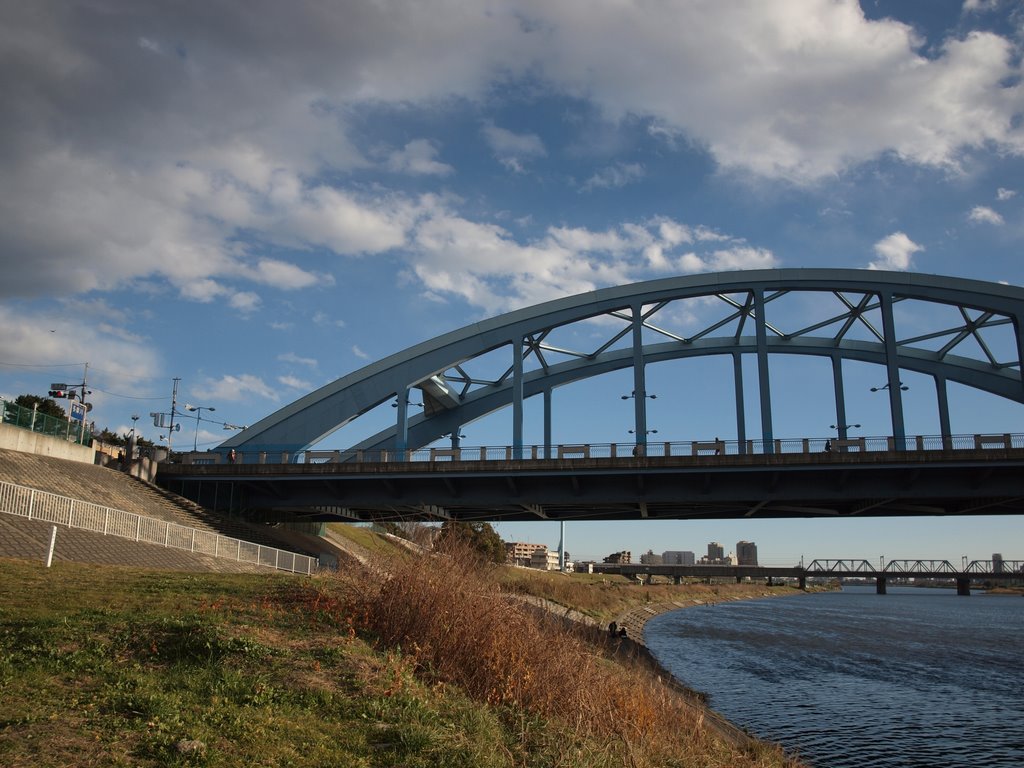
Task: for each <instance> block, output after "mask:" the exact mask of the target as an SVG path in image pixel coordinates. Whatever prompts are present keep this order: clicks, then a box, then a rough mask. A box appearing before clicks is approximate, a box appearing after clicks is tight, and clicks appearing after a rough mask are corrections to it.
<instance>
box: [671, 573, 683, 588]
mask: <svg viewBox="0 0 1024 768" xmlns="http://www.w3.org/2000/svg"><path fill="white" fill-rule="evenodd" d="M672 583H673V584H675V585H676V586H677V587H678V586H679V585H680V584H682V583H683V577H682V576H673V577H672Z"/></svg>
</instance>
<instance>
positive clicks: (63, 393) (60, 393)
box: [50, 389, 68, 397]
mask: <svg viewBox="0 0 1024 768" xmlns="http://www.w3.org/2000/svg"><path fill="white" fill-rule="evenodd" d="M67 396H68V393H67V390H64V389H51V390H50V397H67Z"/></svg>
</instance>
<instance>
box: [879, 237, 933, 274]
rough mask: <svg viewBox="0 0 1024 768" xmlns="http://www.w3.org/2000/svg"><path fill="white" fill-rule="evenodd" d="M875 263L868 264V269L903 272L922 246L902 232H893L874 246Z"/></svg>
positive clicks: (922, 248) (908, 267)
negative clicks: (876, 257)
mask: <svg viewBox="0 0 1024 768" xmlns="http://www.w3.org/2000/svg"><path fill="white" fill-rule="evenodd" d="M874 249H875V255H877V256H878V259H877V260H876V261H872V262H871V263H870V264H868V269H893V270H900V271H905V270H908V269H910V267H911V263H910V262H911V257H912V256H913V255H914V254H915V253H917V252H918V251H923V250H924V246H923V245H918V244H917V243H915V242H914V241H913V240H911V239H910V238H909V237H907V236H906V234H904V233H903V232H893V233H892V234H891V235H889V236H887V237H883V238H882V239H881V240H879V241H878V242H877V243H875V246H874Z"/></svg>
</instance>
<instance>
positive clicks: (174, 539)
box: [0, 482, 318, 575]
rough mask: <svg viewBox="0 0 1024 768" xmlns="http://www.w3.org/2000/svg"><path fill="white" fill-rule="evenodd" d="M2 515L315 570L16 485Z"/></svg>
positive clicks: (258, 547) (243, 544) (7, 492)
mask: <svg viewBox="0 0 1024 768" xmlns="http://www.w3.org/2000/svg"><path fill="white" fill-rule="evenodd" d="M0 512H6V513H8V514H12V515H19V516H21V517H26V518H28V519H29V520H41V521H43V522H47V523H56V524H58V525H64V526H67V527H68V528H79V529H81V530H86V531H92V532H94V533H102V534H104V535H106V536H118V537H120V538H125V539H131V540H133V541H140V542H144V543H146V544H158V545H160V546H162V547H170V548H172V549H183V550H186V551H188V552H193V553H197V554H203V555H211V556H213V557H226V558H229V559H231V560H235V561H237V562H242V563H251V564H253V565H262V566H266V567H268V568H274V569H276V570H279V571H290V572H292V573H305V574H306V575H309V574H311V573H312V572H313V570H314V569H315V568H316V567H317V565H318V561H317V559H316V558H313V557H309V556H308V555H300V554H298V553H297V552H289V551H287V550H283V549H276V548H275V547H267V546H264V545H262V544H256V543H254V542H251V541H243V540H242V539H234V538H231V537H230V536H221V535H220V534H219V533H216V532H215V531H207V530H203V529H201V528H190V527H188V526H185V525H178V524H177V523H172V522H169V521H167V520H159V519H157V518H154V517H144V516H142V515H136V514H134V513H132V512H125V511H123V510H120V509H113V508H111V507H104V506H102V505H100V504H92V503H90V502H87V501H81V500H78V499H72V498H69V497H67V496H59V495H57V494H55V493H48V492H46V491H40V490H38V489H36V488H29V487H27V486H24V485H15V484H14V483H7V482H0Z"/></svg>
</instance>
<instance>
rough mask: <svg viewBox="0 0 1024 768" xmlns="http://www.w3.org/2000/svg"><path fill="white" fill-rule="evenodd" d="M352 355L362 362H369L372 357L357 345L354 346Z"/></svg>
mask: <svg viewBox="0 0 1024 768" xmlns="http://www.w3.org/2000/svg"><path fill="white" fill-rule="evenodd" d="M352 354H353V355H355V356H356V357H358V358H359V359H360V360H369V359H370V356H369V355H368V354H366V353H365V352H363V350H362V349H360V348H359V346H358V345H357V344H353V345H352Z"/></svg>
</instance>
